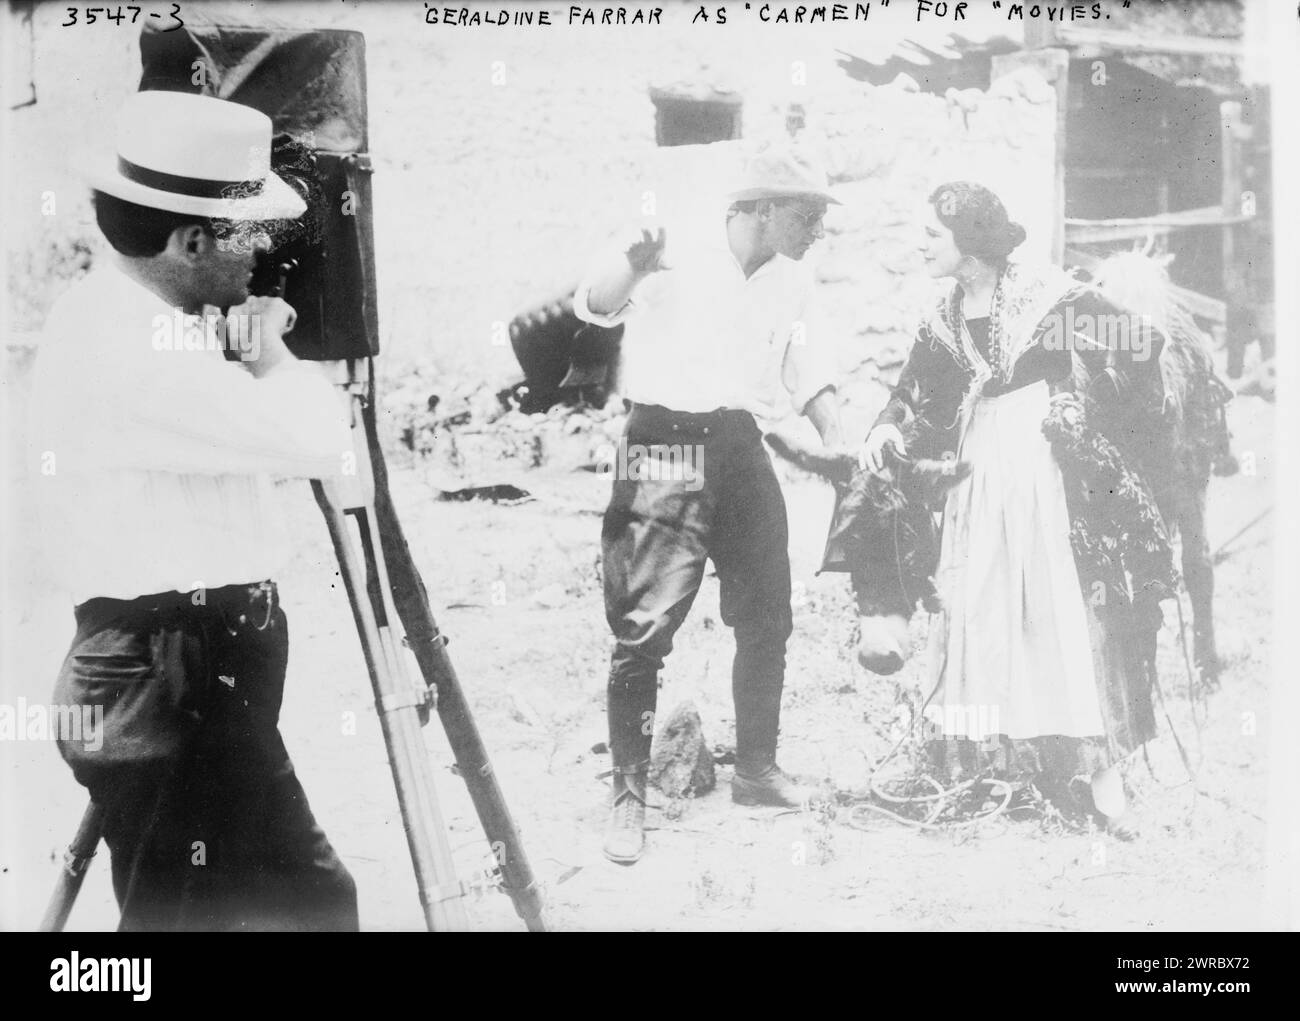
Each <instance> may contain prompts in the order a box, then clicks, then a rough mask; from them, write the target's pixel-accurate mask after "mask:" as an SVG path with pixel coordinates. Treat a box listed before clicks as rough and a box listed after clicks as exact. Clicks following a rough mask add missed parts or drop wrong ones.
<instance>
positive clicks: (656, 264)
mask: <svg viewBox="0 0 1300 1021" xmlns="http://www.w3.org/2000/svg"><path fill="white" fill-rule="evenodd" d="M666 241H667V232H666V231H665V230H664V228H662V227H660V228H659V232H658V233H657V234H651V233H650V231H649V230H646V229H644V228H642V230H641V240H640V241H634V242H633V243H632V244H631V245H630V246H629V247H628V249H627V252H626V255H627V261H628V265H629V266H631V267H632V271H633V272H634V273H636V274H637V276H648V275H649V274H651V273H658V272H659V271H660V270H665V269H667V268H668V266H667V264H666V263H665V262H664V258H663V256H664V245H665V243H666Z"/></svg>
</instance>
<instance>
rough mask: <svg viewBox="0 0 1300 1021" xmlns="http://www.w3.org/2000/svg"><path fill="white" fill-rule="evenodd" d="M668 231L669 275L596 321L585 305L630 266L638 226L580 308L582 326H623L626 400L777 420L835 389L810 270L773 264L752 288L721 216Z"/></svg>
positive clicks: (577, 298)
mask: <svg viewBox="0 0 1300 1021" xmlns="http://www.w3.org/2000/svg"><path fill="white" fill-rule="evenodd" d="M651 229H652V230H654V229H657V227H655V228H651ZM665 231H666V235H665V236H666V246H665V250H664V261H665V263H666V264H667V265H668V267H669V268H668V269H666V270H663V271H660V272H658V273H653V274H651V275H650V276H648V277H646V278H645V279H643V280H642V281H641V282H640V283H639V284H638V285H637V287H636V289H635V290H634V291H633V293H632V297H631V299H630V300H629V301H628V302H627V304H625V305H624V306H623V307H622V308H621V309H618V310H617V311H616V312H614V313H612V314H609V315H604V314H601V313H597V312H593V311H592V310H591V308H590V307H589V306H588V304H587V297H588V294H589V293H590V291H591V286H592V283H593V282H594V280H595V278H596V275H597V274H599V273H600V272H602V270H605V269H607V267H608V265H609V260H610V259H611V258H612V257H616V258H623V257H624V256H623V253H624V252H626V250H627V248H628V246H629V245H631V244H632V242H633V241H636V240H638V239H639V238H640V237H641V227H640V226H638V227H637V228H635V229H634V230H632V231H629V232H628V233H627V236H626V237H625V238H620V240H619V241H618V242H617V243H616V244H615V245H614V246H612V247H611V249H610V251H609V252H607V253H605V258H604V259H603V260H602V262H601V263H600V264H598V265H597V266H596V267H593V269H592V270H591V272H590V273H588V275H587V276H586V277H585V278H584V279H583V281H582V283H581V284H579V286H578V290H577V293H576V294H575V295H574V299H573V311H574V313H575V314H576V315H577V316H578V318H579V319H582V320H583V321H584V322H588V323H594V324H596V325H598V326H614V325H616V324H618V323H621V322H626V326H625V327H624V332H623V346H622V358H623V366H622V376H623V386H622V392H623V396H624V397H626V398H628V399H629V400H632V401H636V402H638V403H641V404H659V405H662V406H664V407H666V408H671V409H673V410H674V411H687V412H701V411H713V410H715V409H717V408H740V409H743V410H745V411H749V412H751V413H753V414H754V415H755V416H757V417H758V418H760V419H766V420H773V419H778V418H782V417H784V416H785V415H786V414H788V412H789V411H790V410H791V405H792V406H793V410H795V411H798V412H802V411H803V410H804V407H805V406H806V405H807V403H808V402H809V401H810V400H812V398H813V397H815V396H816V395H817V394H818V392H820V391H821V390H823V389H825V388H826V387H827V386H833V385H834V383H835V372H834V369H833V367H832V365H831V364H830V362H829V358H828V356H827V354H826V338H825V337H824V336H823V335H822V327H821V324H820V321H819V316H818V313H817V308H816V302H815V300H814V296H813V286H814V285H813V276H812V271H811V270H810V269H809V267H808V266H807V265H806V264H805V263H803V262H795V261H793V260H791V259H787V258H786V257H785V256H783V255H774V256H773V257H772V258H771V259H769V260H768V261H767V262H766V263H764V264H763V265H762V266H760V267H759V268H758V269H757V270H756V271H755V272H754V274H753V276H751V277H749V278H748V279H746V277H745V272H744V270H743V269H742V268H741V266H740V263H739V262H738V261H737V260H736V257H735V255H734V254H733V253H732V251H731V246H730V244H729V243H728V240H727V230H726V219H725V216H723V215H722V214H719V215H718V218H717V220H716V221H712V222H708V223H704V224H699V223H696V224H694V225H692V224H668V225H666V227H665ZM787 394H788V396H787Z"/></svg>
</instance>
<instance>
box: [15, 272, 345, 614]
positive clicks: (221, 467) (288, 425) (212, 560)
mask: <svg viewBox="0 0 1300 1021" xmlns="http://www.w3.org/2000/svg"><path fill="white" fill-rule="evenodd" d="M175 314H176V313H175V310H174V309H173V308H172V307H171V306H169V305H168V304H167V303H166V302H165V301H164V300H163V299H162V298H160V297H158V296H157V295H156V294H154V293H152V292H151V291H149V290H148V289H147V288H145V287H144V286H142V285H141V284H139V283H137V282H135V281H134V280H132V279H131V278H130V277H128V276H126V275H125V274H124V273H122V271H121V270H120V269H118V268H117V267H116V266H113V265H104V266H100V267H97V268H96V269H95V270H94V271H92V272H91V273H90V274H89V275H88V276H86V277H85V278H84V279H83V280H81V281H80V282H78V283H77V284H76V285H74V286H73V287H72V288H71V289H70V290H69V291H68V292H67V293H66V294H65V295H63V297H62V298H60V299H59V301H58V302H56V304H55V306H54V308H53V309H52V310H51V312H50V316H49V319H48V320H47V322H46V326H45V333H44V337H43V340H42V344H41V348H40V351H39V353H38V355H37V360H36V382H35V388H34V393H33V412H34V414H33V423H32V424H33V430H32V437H33V442H34V444H35V447H36V449H35V450H34V452H33V454H34V458H35V460H36V464H35V467H34V471H35V473H36V475H37V482H38V485H37V490H38V496H40V497H43V501H42V502H43V508H44V510H43V516H44V524H46V525H47V526H49V527H47V529H46V535H47V549H48V552H49V553H50V554H51V558H50V559H51V567H52V568H53V570H54V571H55V572H56V578H55V580H56V581H57V582H60V583H61V584H62V586H63V587H64V588H66V589H67V590H68V591H69V592H70V593H71V594H72V597H73V600H74V602H77V603H80V602H83V601H84V600H86V599H89V598H92V597H95V596H109V597H112V598H117V599H131V598H134V597H136V596H141V595H149V594H153V593H158V592H170V591H179V592H188V591H192V590H194V589H196V588H199V587H203V588H216V587H218V586H221V585H230V584H239V583H249V582H254V581H259V580H261V579H264V578H268V577H271V576H272V575H273V574H274V573H275V572H276V570H277V568H278V567H279V566H280V563H281V560H282V550H283V549H284V545H285V544H284V543H283V542H281V541H280V536H279V522H278V520H276V519H277V513H276V501H275V499H274V494H273V492H272V486H271V476H272V475H284V476H297V477H303V478H323V477H330V476H335V475H338V474H339V473H340V472H341V471H342V469H343V466H344V453H345V452H347V451H350V450H351V449H352V444H351V439H350V435H349V431H348V424H347V418H346V413H345V409H344V405H343V404H342V403H341V401H340V399H339V397H338V395H337V394H336V393H335V390H334V387H333V386H332V385H331V384H330V383H329V382H328V381H327V380H326V379H325V378H324V376H323V375H322V374H321V373H320V370H319V368H318V367H317V366H314V365H312V364H310V363H308V362H297V361H291V360H288V359H286V360H285V362H284V363H283V364H281V365H279V366H277V367H276V368H275V369H274V370H272V371H271V372H269V373H267V375H266V376H264V377H263V378H261V379H256V378H254V377H253V376H252V375H250V374H249V373H248V372H247V371H246V370H244V369H242V368H240V367H239V366H238V365H237V364H236V363H234V362H227V361H226V360H225V359H224V358H223V356H222V353H221V351H220V350H218V349H215V348H213V349H204V350H183V349H181V350H177V349H172V350H167V349H162V350H160V349H158V346H157V345H158V343H159V341H158V338H157V329H158V324H159V323H161V322H162V321H163V319H171V318H172V317H173V316H174V315H175ZM159 317H162V318H159ZM190 321H192V320H190ZM175 346H176V347H180V346H181V345H179V344H177V345H175Z"/></svg>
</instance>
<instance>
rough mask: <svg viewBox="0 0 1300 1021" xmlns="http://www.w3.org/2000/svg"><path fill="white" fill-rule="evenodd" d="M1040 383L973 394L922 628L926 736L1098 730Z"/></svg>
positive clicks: (1087, 733)
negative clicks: (959, 477) (929, 691)
mask: <svg viewBox="0 0 1300 1021" xmlns="http://www.w3.org/2000/svg"><path fill="white" fill-rule="evenodd" d="M1048 403H1049V392H1048V386H1047V383H1046V382H1045V381H1041V382H1037V383H1032V384H1030V385H1029V386H1025V387H1021V388H1020V389H1018V390H1013V391H1012V392H1010V393H1008V394H1004V395H1002V396H1000V397H988V398H985V397H982V398H979V399H977V400H976V401H975V402H974V404H973V406H972V408H971V411H970V417H969V420H968V422H967V424H966V427H965V429H964V431H963V434H962V440H961V445H960V452H959V454H958V457H959V458H960V459H961V460H963V461H967V462H969V463H970V465H971V474H970V476H969V477H968V478H966V479H965V480H964V481H963V482H961V483H960V484H959V485H957V486H956V487H954V488H953V489H952V490H951V491H950V492H949V494H948V498H947V502H946V504H945V505H944V512H943V537H942V543H941V547H940V559H939V573H938V577H937V579H936V582H937V587H938V590H939V596H940V598H941V599H942V601H943V606H944V609H943V611H942V612H940V613H937V614H934V615H933V617H932V618H931V626H930V665H931V685H932V686H934V685H937V690H936V692H935V694H934V697H933V698H932V700H931V702H930V705H929V706H928V707H927V710H926V718H927V720H929V721H930V723H931V725H932V728H933V729H932V735H933V736H936V737H937V736H939V734H940V733H941V734H942V736H944V737H957V738H962V737H965V738H970V739H972V740H977V741H984V740H987V739H988V738H990V737H991V736H992V735H994V734H1005V735H1006V736H1007V737H1010V738H1012V739H1025V738H1034V737H1043V736H1048V735H1058V734H1059V735H1062V736H1066V737H1099V736H1101V735H1103V734H1104V733H1105V727H1104V724H1103V722H1102V716H1101V706H1100V703H1099V701H1098V696H1097V685H1096V682H1095V675H1094V672H1093V653H1092V647H1091V644H1090V642H1089V631H1088V613H1087V608H1086V606H1085V605H1084V602H1083V596H1082V594H1081V593H1080V590H1079V577H1078V573H1077V572H1076V570H1075V565H1074V555H1073V553H1072V551H1071V547H1070V516H1069V512H1068V510H1067V508H1066V502H1065V489H1064V486H1063V483H1062V481H1061V472H1060V469H1059V468H1058V467H1057V464H1056V460H1055V458H1054V457H1053V455H1052V450H1051V447H1050V445H1049V444H1048V442H1047V440H1046V439H1045V438H1044V436H1043V433H1042V428H1041V426H1042V422H1043V419H1044V417H1045V416H1046V415H1047V411H1048Z"/></svg>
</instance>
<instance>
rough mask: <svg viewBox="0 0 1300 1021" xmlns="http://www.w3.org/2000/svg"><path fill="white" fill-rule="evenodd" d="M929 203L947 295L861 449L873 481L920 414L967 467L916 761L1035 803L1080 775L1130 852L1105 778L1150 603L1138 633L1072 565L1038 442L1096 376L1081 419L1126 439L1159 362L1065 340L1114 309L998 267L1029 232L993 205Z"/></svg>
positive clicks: (1076, 290)
mask: <svg viewBox="0 0 1300 1021" xmlns="http://www.w3.org/2000/svg"><path fill="white" fill-rule="evenodd" d="M929 201H930V204H929V209H928V214H929V215H928V218H927V219H928V222H927V224H926V228H925V232H926V243H925V249H924V256H925V266H926V269H927V271H928V272H929V274H930V275H931V276H932V277H935V278H936V279H940V278H952V279H954V280H955V281H956V284H955V286H954V287H953V288H952V289H951V291H949V292H948V293H947V294H946V295H945V296H944V297H943V298H942V300H941V301H940V302H939V303H938V306H937V307H936V308H935V309H933V310H932V311H931V312H930V313H929V314H928V315H926V316H925V318H924V319H923V321H922V322H921V324H920V326H919V328H918V330H917V335H916V340H915V343H914V344H913V346H912V349H911V352H910V354H909V357H908V360H907V364H906V366H905V368H904V370H903V372H902V374H901V376H900V379H899V383H898V386H897V387H895V389H894V391H893V394H892V396H891V398H890V400H889V403H888V404H887V405H886V407H885V409H884V411H883V412H882V413H881V415H880V417H879V418H878V419H877V422H876V424H875V425H874V426H873V428H872V430H871V432H870V434H869V435H868V437H867V441H866V446H865V449H864V451H863V457H864V459H865V461H866V463H867V465H868V467H869V468H871V470H873V471H876V472H881V471H883V470H884V468H885V465H886V459H887V455H886V454H885V448H886V447H888V446H891V445H892V446H893V447H894V448H895V449H896V450H897V451H898V452H899V453H904V440H903V434H902V428H903V426H904V425H905V423H906V422H908V421H910V420H911V418H912V417H914V416H915V417H917V418H920V419H923V420H925V422H927V423H928V425H929V426H930V427H932V430H938V431H939V432H938V435H939V436H940V437H941V439H940V441H939V445H940V446H941V447H946V448H947V449H949V450H952V451H954V452H955V453H956V456H957V457H958V459H959V460H961V461H964V462H967V463H968V464H969V465H970V468H971V471H970V475H969V477H967V478H966V479H965V480H964V481H962V482H961V483H959V484H958V485H957V486H955V487H954V488H953V489H952V490H951V491H950V492H949V494H948V497H947V500H946V503H945V505H944V509H943V517H942V539H941V547H940V550H941V551H940V561H939V571H938V574H937V576H936V585H937V589H938V592H939V597H940V600H941V602H942V609H941V611H940V612H939V613H937V614H935V615H934V616H933V618H932V621H931V627H930V643H929V644H930V648H929V655H930V674H931V682H932V685H933V688H934V692H933V694H932V696H931V698H930V700H929V702H928V703H927V705H926V708H925V717H926V721H927V724H928V733H929V735H930V738H931V740H930V742H929V750H930V752H931V754H932V756H933V757H934V758H935V760H936V765H938V766H940V768H942V769H943V770H944V772H945V773H946V775H947V778H948V779H954V778H956V777H957V776H960V775H970V774H975V773H978V772H980V771H986V770H987V771H989V772H991V773H992V774H994V775H997V776H999V777H1001V778H1004V779H1010V780H1025V779H1032V780H1033V781H1034V782H1035V783H1037V784H1038V785H1039V786H1040V788H1043V789H1044V790H1045V792H1046V791H1051V790H1053V789H1055V790H1062V789H1063V788H1065V787H1066V786H1067V785H1069V784H1070V782H1071V781H1072V780H1074V779H1076V778H1085V779H1086V780H1087V782H1088V783H1089V785H1090V787H1091V795H1092V802H1093V807H1094V808H1095V810H1096V811H1097V812H1098V813H1099V815H1100V816H1101V817H1102V818H1103V819H1104V821H1105V823H1106V825H1107V826H1108V828H1110V829H1111V830H1112V831H1113V832H1115V833H1116V834H1117V835H1119V836H1121V837H1128V836H1131V835H1132V832H1133V831H1132V826H1131V823H1130V822H1129V820H1127V819H1125V818H1124V817H1125V813H1126V805H1125V797H1124V789H1123V782H1122V779H1121V776H1120V774H1119V771H1118V768H1117V764H1118V762H1119V761H1120V760H1121V759H1122V758H1123V757H1124V756H1125V755H1126V754H1127V753H1129V752H1131V751H1132V750H1134V749H1135V748H1137V747H1139V746H1140V745H1141V743H1142V742H1143V741H1145V740H1147V739H1148V738H1149V737H1151V736H1152V734H1153V731H1154V718H1153V715H1152V713H1151V705H1150V698H1149V692H1150V685H1149V678H1148V677H1147V675H1146V673H1145V669H1146V665H1145V663H1144V662H1142V657H1141V656H1138V655H1135V654H1134V653H1136V651H1137V646H1138V644H1139V642H1138V641H1137V640H1136V639H1137V638H1138V634H1139V631H1140V632H1141V634H1142V635H1144V636H1146V637H1148V638H1150V639H1151V642H1152V644H1153V641H1154V630H1152V629H1151V620H1150V612H1151V610H1152V608H1153V607H1154V606H1155V600H1154V599H1152V600H1147V601H1146V603H1145V604H1144V606H1143V607H1142V609H1143V610H1144V611H1145V613H1146V615H1147V616H1146V619H1145V620H1144V621H1142V623H1141V625H1140V627H1139V628H1138V630H1134V623H1135V621H1134V617H1135V614H1134V607H1133V605H1132V603H1131V597H1132V594H1133V589H1132V588H1131V587H1129V585H1128V583H1127V580H1126V579H1125V578H1124V577H1123V569H1122V566H1121V567H1120V569H1119V571H1118V573H1119V575H1120V578H1119V583H1118V584H1115V585H1113V586H1111V582H1112V581H1114V580H1115V579H1114V577H1111V578H1105V577H1103V572H1099V571H1097V570H1094V569H1093V567H1094V566H1095V565H1088V566H1085V565H1084V564H1082V563H1081V564H1076V556H1077V555H1078V554H1079V548H1078V547H1079V541H1080V540H1079V534H1078V533H1079V529H1078V527H1077V525H1078V524H1079V521H1078V501H1077V499H1076V497H1077V493H1076V491H1075V490H1074V489H1072V488H1071V484H1072V482H1073V481H1074V480H1072V479H1069V478H1065V477H1063V475H1062V470H1061V465H1060V464H1058V460H1057V456H1056V455H1055V454H1054V449H1053V443H1051V442H1049V440H1048V438H1047V437H1046V436H1045V435H1044V428H1043V426H1044V421H1045V420H1047V419H1048V418H1049V416H1050V415H1051V414H1052V413H1053V412H1056V413H1058V416H1059V412H1060V411H1061V409H1062V408H1064V407H1066V406H1068V405H1070V402H1075V403H1074V404H1073V405H1072V407H1073V409H1074V411H1077V412H1079V413H1081V409H1082V407H1083V401H1082V400H1081V396H1082V395H1079V396H1075V395H1074V394H1073V390H1074V384H1073V380H1072V370H1074V369H1075V368H1076V367H1078V368H1080V369H1082V368H1083V367H1084V366H1087V367H1088V369H1089V370H1090V371H1088V372H1085V373H1084V374H1085V375H1090V376H1091V377H1092V379H1093V380H1094V382H1093V383H1092V384H1091V386H1090V388H1089V394H1088V400H1087V404H1088V406H1089V407H1090V408H1092V407H1097V408H1102V409H1108V408H1109V409H1114V415H1115V416H1116V421H1119V418H1121V417H1122V418H1124V419H1125V421H1127V422H1130V423H1131V421H1133V416H1132V412H1133V409H1135V408H1136V409H1138V411H1141V410H1142V409H1143V408H1145V406H1146V404H1147V402H1149V401H1151V400H1155V401H1158V400H1159V396H1158V389H1159V384H1158V381H1159V369H1158V365H1157V362H1158V355H1159V351H1158V349H1153V345H1154V344H1155V343H1156V342H1155V341H1153V339H1152V337H1151V335H1150V333H1149V332H1147V333H1145V334H1143V335H1142V336H1138V335H1134V336H1133V337H1130V338H1128V340H1127V342H1126V343H1125V344H1124V345H1118V344H1115V343H1113V341H1114V339H1115V338H1113V337H1112V338H1109V340H1110V341H1112V343H1107V339H1108V338H1106V337H1102V336H1098V335H1097V334H1096V332H1095V331H1094V332H1091V333H1090V332H1088V329H1085V330H1082V331H1080V330H1079V327H1078V324H1080V323H1083V324H1086V326H1087V327H1089V328H1091V327H1092V326H1093V324H1094V323H1096V322H1097V320H1096V318H1095V317H1096V316H1098V315H1114V314H1116V313H1117V312H1118V310H1117V309H1115V308H1114V307H1113V306H1110V305H1109V304H1108V303H1106V302H1105V301H1104V300H1103V299H1101V297H1100V296H1099V295H1097V294H1096V293H1095V292H1093V291H1092V290H1090V289H1089V288H1087V287H1086V286H1085V285H1083V284H1081V283H1080V282H1078V281H1077V280H1075V279H1073V278H1072V277H1070V276H1068V275H1066V274H1065V273H1063V272H1061V271H1059V270H1057V269H1055V268H1053V267H1050V266H1041V267H1040V266H1031V265H1028V264H1022V263H1017V262H1013V261H1011V260H1010V258H1009V257H1010V255H1011V253H1012V251H1013V250H1014V249H1015V248H1016V247H1017V246H1018V245H1019V244H1020V243H1021V242H1022V241H1024V239H1025V232H1024V230H1023V228H1021V227H1020V226H1019V225H1018V224H1016V223H1013V222H1012V221H1011V220H1010V219H1009V218H1008V217H1007V213H1006V210H1005V208H1004V207H1003V204H1002V202H1001V201H1000V200H999V199H998V198H997V196H996V195H994V194H993V193H992V192H991V191H989V190H988V189H986V188H984V187H981V186H979V185H975V184H971V183H968V182H953V183H949V184H945V185H942V186H940V187H939V188H937V189H936V190H935V191H934V193H933V194H932V195H931V196H930V200H929ZM1128 320H1131V317H1128ZM1128 320H1125V321H1128ZM1102 322H1103V323H1111V324H1114V323H1117V322H1119V320H1102ZM1143 344H1145V345H1146V350H1145V351H1144V352H1143V351H1141V348H1142V346H1143ZM1072 353H1077V354H1078V355H1079V362H1078V363H1077V365H1076V362H1075V360H1074V357H1073V354H1072ZM1138 353H1140V358H1139V357H1138V356H1137V354H1138ZM1153 381H1154V383H1153ZM1153 386H1154V389H1153ZM1072 413H1073V412H1072ZM1107 414H1110V413H1109V412H1107ZM1072 421H1073V420H1072ZM1120 432H1123V433H1125V434H1126V435H1127V436H1128V440H1126V441H1125V442H1126V444H1127V445H1128V446H1129V447H1130V448H1131V449H1129V450H1127V451H1126V452H1125V453H1126V455H1127V457H1128V460H1129V462H1130V463H1131V464H1133V463H1141V462H1142V461H1143V460H1144V457H1143V455H1144V454H1147V453H1150V452H1149V451H1146V450H1144V449H1142V448H1143V444H1144V442H1145V438H1144V437H1143V436H1142V435H1141V434H1140V433H1141V431H1140V430H1137V431H1134V430H1132V429H1131V428H1128V427H1127V426H1126V427H1124V428H1123V429H1122V430H1116V433H1117V435H1118V434H1119V433H1120ZM1110 449H1111V450H1112V452H1113V450H1114V448H1113V447H1112V448H1110ZM906 453H907V454H908V455H910V456H924V457H934V456H938V455H940V454H941V453H942V450H932V451H931V450H927V451H907V452H906ZM1117 470H1118V471H1120V472H1124V471H1125V469H1123V468H1119V469H1117ZM1129 477H1130V481H1131V478H1132V477H1131V476H1129ZM1129 488H1130V489H1131V490H1132V491H1133V492H1137V489H1136V488H1135V487H1131V486H1130V487H1129ZM1067 492H1069V493H1070V497H1069V499H1067ZM1071 503H1074V504H1075V506H1074V508H1073V509H1074V510H1075V512H1076V513H1075V515H1074V516H1073V517H1072V513H1071V511H1072V507H1071ZM1072 524H1073V525H1075V526H1076V527H1075V531H1074V533H1072ZM1147 524H1150V521H1149V520H1148V521H1147ZM1156 527H1157V528H1158V526H1156ZM1154 545H1155V546H1159V545H1160V540H1159V539H1158V538H1157V539H1156V541H1155V542H1154ZM1112 566H1113V565H1112ZM1111 573H1112V575H1114V574H1115V573H1116V572H1114V571H1112V572H1111ZM1099 579H1101V580H1099ZM1111 588H1113V590H1114V596H1115V598H1113V599H1111V600H1110V601H1109V604H1108V600H1107V597H1108V595H1109V594H1110V589H1111ZM1090 594H1091V595H1094V596H1099V598H1090ZM1155 625H1156V626H1157V627H1158V610H1157V611H1156V619H1155Z"/></svg>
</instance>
